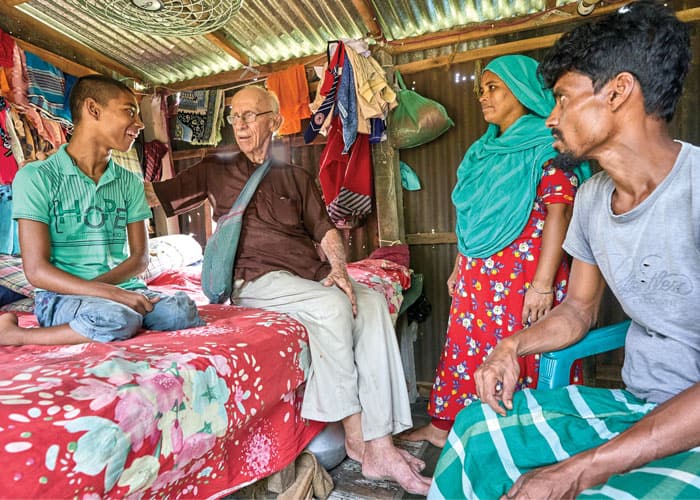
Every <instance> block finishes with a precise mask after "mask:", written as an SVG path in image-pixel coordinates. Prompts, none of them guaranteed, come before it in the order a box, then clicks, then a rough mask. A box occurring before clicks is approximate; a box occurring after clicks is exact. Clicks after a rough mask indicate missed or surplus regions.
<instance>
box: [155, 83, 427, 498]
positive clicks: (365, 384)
mask: <svg viewBox="0 0 700 500" xmlns="http://www.w3.org/2000/svg"><path fill="white" fill-rule="evenodd" d="M281 122H282V118H281V116H280V114H279V103H278V101H277V99H276V97H275V96H274V95H273V94H271V93H269V92H268V91H266V90H265V89H263V88H261V87H253V86H251V87H246V88H244V89H243V90H240V91H239V92H238V93H236V94H235V95H234V96H233V98H232V100H231V115H230V118H229V123H231V125H232V126H233V132H234V135H235V137H236V142H237V144H238V146H239V148H240V150H241V153H242V154H237V155H234V156H233V157H232V158H230V159H225V160H221V159H216V158H213V157H208V158H205V159H204V160H203V161H202V162H201V163H199V164H197V165H195V166H194V167H192V168H190V169H187V170H185V171H184V172H182V173H180V174H179V175H178V176H177V177H175V178H173V179H170V180H167V181H163V182H158V183H153V184H152V185H151V184H149V183H147V184H146V193H147V195H148V197H149V200H150V201H151V203H152V204H157V203H160V204H161V205H162V206H163V208H164V209H165V212H166V214H167V215H169V216H172V215H176V214H180V213H183V212H186V211H188V210H190V209H192V208H195V207H196V206H198V205H199V204H201V203H202V202H203V201H204V200H205V199H209V201H210V202H211V204H212V206H213V207H214V220H218V218H219V217H221V216H222V215H225V214H226V213H228V211H229V209H230V208H231V206H232V205H233V203H234V201H235V200H236V198H237V197H238V194H239V193H240V191H241V189H242V188H243V186H244V185H245V183H246V181H247V180H248V178H249V176H250V175H251V174H252V172H253V171H255V169H256V168H258V167H259V166H260V165H261V164H262V163H263V162H264V161H265V160H267V159H268V157H269V155H270V146H271V142H272V135H273V133H274V132H275V131H276V130H277V129H278V128H279V127H280V125H281ZM317 245H318V246H320V248H321V249H322V250H323V254H325V256H326V257H327V259H328V261H327V262H326V261H324V260H322V259H321V258H320V257H319V253H318V252H317V249H316V247H317ZM234 280H235V281H234V289H233V294H232V296H231V301H232V302H233V303H235V304H237V305H241V306H246V307H258V308H262V309H268V310H273V311H278V312H282V313H286V314H289V315H290V316H293V317H294V318H296V319H297V320H299V321H300V322H301V323H303V324H304V325H305V326H306V328H307V330H308V332H309V341H310V348H311V370H310V373H309V378H308V381H307V386H306V392H305V395H304V404H303V407H302V416H303V417H305V418H308V419H312V420H318V421H322V422H336V421H342V423H343V427H344V429H345V445H346V449H347V452H348V455H349V456H350V457H351V458H353V459H355V460H357V461H359V462H361V463H362V473H363V475H364V476H366V477H371V478H376V477H386V478H390V479H394V480H396V481H397V482H398V483H399V484H400V485H401V486H402V487H403V488H404V489H406V490H407V491H409V492H412V493H418V494H423V495H425V494H427V492H428V488H429V486H430V479H429V478H426V477H424V476H422V475H420V471H421V470H422V468H423V467H424V464H423V462H422V461H420V460H418V459H416V458H414V457H412V456H411V455H410V454H408V453H407V452H404V451H403V450H400V449H397V448H396V447H394V445H393V441H392V439H391V436H392V434H397V433H399V432H402V431H403V430H406V429H408V428H410V427H411V426H412V420H411V412H410V405H409V402H408V395H407V391H406V386H405V382H404V376H403V369H402V365H401V358H400V354H399V350H398V346H397V343H396V338H395V334H394V329H393V326H392V323H391V319H390V317H389V311H388V308H387V306H386V302H385V300H384V298H383V297H382V296H381V295H379V294H378V293H376V292H374V291H372V290H370V289H369V288H367V287H365V286H363V285H360V284H357V283H355V282H354V281H352V280H351V279H350V277H349V276H348V273H347V269H346V261H345V251H344V247H343V240H342V237H341V235H340V233H339V232H338V230H337V229H336V228H335V226H334V225H333V223H332V222H331V221H330V219H329V218H328V214H327V212H326V208H325V205H324V204H323V201H322V200H321V196H320V193H319V191H318V188H317V186H316V183H315V179H314V177H313V176H312V175H311V174H309V173H308V172H307V171H306V170H304V169H303V168H301V167H298V166H293V165H288V164H284V163H281V162H277V161H275V160H273V162H272V167H271V168H270V170H269V172H268V173H267V175H266V176H265V177H264V178H263V179H262V181H261V182H260V185H259V186H258V189H257V191H256V193H255V195H254V196H253V198H252V200H251V201H250V203H249V204H248V207H247V209H246V211H245V214H244V216H243V227H242V230H241V236H240V240H239V244H238V250H237V258H236V266H235V270H234Z"/></svg>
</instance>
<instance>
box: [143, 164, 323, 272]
mask: <svg viewBox="0 0 700 500" xmlns="http://www.w3.org/2000/svg"><path fill="white" fill-rule="evenodd" d="M257 167H258V165H255V164H254V163H252V162H251V161H250V160H249V159H248V158H247V157H246V156H245V155H243V154H237V155H235V156H234V157H233V158H227V159H225V160H223V159H219V158H216V157H213V156H209V157H206V158H204V160H202V162H201V163H198V164H197V165H195V166H193V167H191V168H189V169H187V170H185V171H183V172H181V173H180V174H178V175H177V176H176V177H174V178H172V179H168V180H166V181H162V182H154V183H153V188H154V190H155V193H156V195H157V196H158V199H159V200H160V202H161V204H162V206H163V209H164V210H165V213H166V214H167V215H168V216H173V215H177V214H181V213H183V212H187V211H188V210H192V209H193V208H196V207H198V206H199V205H200V204H201V203H203V202H204V200H205V199H207V198H208V199H209V202H210V203H211V205H212V207H213V208H214V215H213V218H214V220H215V221H216V220H218V219H219V217H221V216H222V215H226V214H227V213H228V211H229V210H230V209H231V206H232V205H233V203H234V202H235V200H236V198H237V197H238V194H239V193H240V192H241V190H242V189H243V186H244V185H245V183H246V181H247V180H248V178H249V177H250V175H251V174H252V173H253V171H254V170H255V169H256V168H257ZM331 229H335V226H334V225H333V223H332V222H331V221H330V219H329V217H328V212H327V211H326V207H325V205H324V204H323V201H322V200H321V195H320V193H319V190H318V188H317V186H316V183H315V181H314V178H313V177H312V176H311V175H310V174H309V173H308V172H307V171H305V170H304V169H303V168H301V167H297V166H294V165H288V164H284V163H280V162H276V161H274V160H273V162H272V166H271V168H270V170H269V171H268V173H267V175H265V177H264V178H263V179H262V181H261V182H260V185H259V186H258V189H257V191H256V192H255V194H254V195H253V197H252V199H251V200H250V203H249V204H248V207H247V208H246V211H245V213H244V214H243V225H242V229H241V236H240V240H239V242H238V251H237V257H236V264H235V270H234V278H235V279H244V280H246V281H249V280H253V279H255V278H258V277H260V276H262V275H263V274H265V273H268V272H270V271H280V270H285V271H289V272H291V273H293V274H296V275H298V276H301V277H302V278H306V279H312V280H320V279H322V278H324V277H325V276H326V275H327V274H328V273H329V271H330V266H329V264H328V263H327V262H324V261H323V260H321V258H320V257H319V253H318V252H317V250H316V243H320V241H321V239H323V237H324V236H325V235H326V233H327V232H328V231H329V230H331Z"/></svg>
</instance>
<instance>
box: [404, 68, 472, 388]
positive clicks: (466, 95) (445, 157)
mask: <svg viewBox="0 0 700 500" xmlns="http://www.w3.org/2000/svg"><path fill="white" fill-rule="evenodd" d="M477 69H478V68H476V66H475V63H462V64H457V65H454V66H451V67H444V68H439V69H435V70H430V71H423V72H420V73H415V74H412V75H406V78H404V80H405V82H406V86H407V87H408V88H412V89H413V90H415V91H416V92H418V93H419V94H421V95H422V96H425V97H428V98H430V99H434V100H436V101H438V102H440V103H441V104H442V105H443V106H444V107H445V109H446V111H447V113H448V115H449V116H450V117H451V118H452V120H453V121H454V122H455V126H454V127H452V128H451V129H450V130H449V131H448V132H446V133H445V134H443V135H442V136H441V137H439V138H438V139H436V140H435V141H433V142H430V143H428V144H425V145H423V146H420V147H418V148H413V149H404V150H401V152H400V158H401V161H403V162H405V163H406V164H408V165H409V166H410V167H411V168H413V170H414V171H415V172H416V173H417V174H418V177H419V178H420V181H421V184H422V186H423V189H422V190H420V191H404V193H403V197H404V198H403V202H404V217H405V221H406V234H407V235H409V234H417V233H430V234H432V233H452V232H454V227H455V211H454V207H453V206H452V202H451V200H450V195H451V193H452V189H453V188H454V185H455V181H456V171H457V166H458V165H459V163H460V161H461V160H462V157H463V156H464V153H465V151H466V150H467V148H468V147H469V145H470V144H471V143H472V142H473V141H474V140H475V139H477V138H478V137H479V136H480V135H481V134H483V133H484V131H485V130H486V124H485V123H484V121H483V118H482V115H481V110H480V107H479V105H478V101H477V99H476V96H475V94H474V78H475V71H476V70H477ZM456 255H457V248H456V245H455V244H454V243H445V244H434V245H433V244H421V245H412V246H411V267H412V268H413V269H414V270H415V272H417V273H421V274H423V276H424V293H425V295H426V297H427V298H428V300H429V301H430V303H431V304H432V306H433V310H432V314H431V316H430V317H429V318H428V319H427V320H426V321H425V322H424V323H423V324H421V325H420V336H419V339H418V341H417V342H416V345H415V352H416V377H417V379H418V380H423V381H429V380H432V378H433V374H434V371H435V367H436V365H437V360H438V358H439V356H440V352H441V351H442V345H443V343H444V340H445V330H446V326H447V317H448V312H449V308H450V297H449V295H448V294H447V286H446V284H445V283H446V281H447V277H448V276H449V275H450V272H451V271H452V268H453V265H454V261H455V257H456Z"/></svg>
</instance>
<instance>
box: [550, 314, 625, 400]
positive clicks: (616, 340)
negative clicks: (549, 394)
mask: <svg viewBox="0 0 700 500" xmlns="http://www.w3.org/2000/svg"><path fill="white" fill-rule="evenodd" d="M629 326H630V321H629V320H627V321H622V322H620V323H615V324H614V325H610V326H603V327H600V328H596V329H595V330H591V331H590V332H588V334H587V335H586V336H585V337H583V338H582V339H581V340H579V341H578V342H577V343H575V344H574V345H570V346H569V347H566V348H564V349H562V350H560V351H553V352H545V353H543V354H542V356H541V357H540V374H539V379H538V381H537V389H540V390H549V389H556V388H558V387H563V386H565V385H569V377H570V374H571V365H572V364H573V363H574V361H576V360H577V359H581V358H585V357H587V356H594V355H596V354H600V353H602V352H607V351H612V350H613V349H617V348H619V347H622V346H624V345H625V337H626V336H627V329H628V328H629Z"/></svg>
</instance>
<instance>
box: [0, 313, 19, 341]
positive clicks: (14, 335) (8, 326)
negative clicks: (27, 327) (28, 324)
mask: <svg viewBox="0 0 700 500" xmlns="http://www.w3.org/2000/svg"><path fill="white" fill-rule="evenodd" d="M21 337H22V329H21V328H20V327H19V325H18V322H17V316H16V315H14V314H12V313H7V314H3V315H2V316H0V345H19V344H20V343H21V342H20V339H21Z"/></svg>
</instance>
